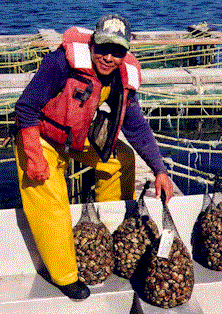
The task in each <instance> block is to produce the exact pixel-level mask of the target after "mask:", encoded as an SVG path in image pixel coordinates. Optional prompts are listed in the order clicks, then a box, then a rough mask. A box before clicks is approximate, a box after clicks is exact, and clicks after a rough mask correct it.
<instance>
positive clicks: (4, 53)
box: [0, 34, 50, 74]
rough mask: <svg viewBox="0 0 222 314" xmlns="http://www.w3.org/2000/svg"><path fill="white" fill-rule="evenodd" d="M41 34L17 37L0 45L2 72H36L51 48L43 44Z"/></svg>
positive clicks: (0, 69)
mask: <svg viewBox="0 0 222 314" xmlns="http://www.w3.org/2000/svg"><path fill="white" fill-rule="evenodd" d="M41 42H42V38H41V35H40V34H37V35H33V36H29V37H25V38H24V37H21V38H20V39H19V37H17V38H16V39H15V40H11V42H10V43H3V44H1V45H0V74H15V73H16V74H17V73H27V72H35V71H37V70H38V68H39V65H40V63H41V61H42V58H43V57H44V55H46V54H47V53H48V52H49V51H50V49H49V47H47V46H45V45H42V46H41Z"/></svg>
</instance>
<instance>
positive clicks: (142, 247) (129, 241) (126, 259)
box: [113, 181, 159, 279]
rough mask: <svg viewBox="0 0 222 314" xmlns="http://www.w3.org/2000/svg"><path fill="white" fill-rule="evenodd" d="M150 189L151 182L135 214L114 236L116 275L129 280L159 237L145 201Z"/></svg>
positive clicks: (138, 203) (126, 219) (135, 208)
mask: <svg viewBox="0 0 222 314" xmlns="http://www.w3.org/2000/svg"><path fill="white" fill-rule="evenodd" d="M148 187H149V181H148V182H147V183H146V184H145V186H144V189H143V192H142V194H141V196H140V197H139V200H138V202H137V203H136V204H135V207H134V211H133V213H132V214H131V215H127V214H126V216H125V219H124V220H123V222H122V224H121V225H120V226H119V227H118V228H117V230H116V231H115V232H114V234H113V243H114V255H115V273H116V274H117V275H119V276H121V277H124V278H127V279H130V278H131V277H132V276H133V273H134V271H135V269H136V268H137V267H138V265H139V261H140V259H141V257H142V255H143V254H144V253H145V251H146V248H147V246H149V245H151V243H152V241H153V239H155V238H158V237H159V232H158V228H157V226H156V224H155V223H154V222H153V221H152V219H151V218H150V216H149V212H148V210H147V208H146V206H145V203H144V200H143V196H144V194H145V192H146V190H147V189H148Z"/></svg>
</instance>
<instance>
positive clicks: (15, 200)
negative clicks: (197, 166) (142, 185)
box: [0, 0, 222, 208]
mask: <svg viewBox="0 0 222 314" xmlns="http://www.w3.org/2000/svg"><path fill="white" fill-rule="evenodd" d="M0 8H1V15H0V35H17V34H37V32H38V30H39V29H55V30H56V31H57V32H60V33H63V32H64V31H65V30H66V29H68V28H69V27H71V26H74V25H76V26H82V27H86V28H89V29H94V26H95V24H96V21H97V20H98V18H99V17H100V16H101V15H103V14H106V13H118V14H120V15H122V16H124V17H126V18H127V19H128V20H129V22H130V23H131V28H132V31H160V30H186V29H187V27H188V26H189V25H192V24H198V23H202V22H207V23H208V25H209V27H211V28H212V29H215V30H219V31H222V1H221V0H216V1H212V0H210V1H203V0H193V1H190V0H149V1H146V0H119V1H113V0H103V1H100V0H99V1H96V0H87V1H83V0H78V1H76V0H60V1H57V0H50V1H49V0H41V1H38V0H14V1H11V0H10V1H9V0H0ZM0 158H5V156H3V155H2V156H0ZM177 184H178V185H180V180H178V182H177ZM179 187H180V188H181V190H182V191H183V192H184V193H185V194H186V192H187V191H186V190H185V189H184V187H183V184H181V186H179ZM202 188H203V187H202V186H191V187H190V188H189V194H195V193H202V192H203V189H202ZM19 196H20V194H19V189H18V181H17V173H16V168H15V163H14V162H10V163H7V164H1V163H0V208H11V207H14V206H19V204H21V201H20V197H19Z"/></svg>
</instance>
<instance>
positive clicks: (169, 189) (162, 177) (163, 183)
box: [155, 173, 173, 203]
mask: <svg viewBox="0 0 222 314" xmlns="http://www.w3.org/2000/svg"><path fill="white" fill-rule="evenodd" d="M155 188H156V197H157V198H160V196H161V190H162V189H163V190H164V191H165V194H166V203H168V202H169V200H170V198H171V197H172V196H173V183H172V181H171V179H170V178H169V177H168V175H167V174H165V173H160V174H157V176H156V181H155Z"/></svg>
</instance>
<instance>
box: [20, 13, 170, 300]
mask: <svg viewBox="0 0 222 314" xmlns="http://www.w3.org/2000/svg"><path fill="white" fill-rule="evenodd" d="M130 37H131V31H130V25H129V23H128V21H127V20H125V19H124V18H122V17H120V16H118V15H116V14H114V15H112V14H108V15H105V16H103V17H101V18H100V19H99V21H98V23H97V25H96V28H95V31H94V32H93V33H92V32H91V31H89V30H86V29H83V28H78V27H72V28H70V29H68V30H67V31H66V32H65V33H64V34H63V41H62V45H61V46H60V47H59V48H58V49H57V50H56V51H54V52H52V53H50V54H48V55H47V56H46V57H45V58H44V60H43V62H42V64H41V66H40V68H39V70H38V72H37V73H36V74H35V76H34V78H33V79H32V81H31V82H30V84H29V85H28V86H27V87H26V89H25V90H24V92H23V94H22V96H21V97H20V99H19V100H18V102H17V104H16V113H17V117H18V122H19V127H20V131H19V134H18V136H17V145H16V160H17V168H18V177H19V184H20V190H21V196H22V201H23V207H24V211H25V213H26V216H27V219H28V221H29V224H30V227H31V230H32V232H33V235H34V238H35V241H36V244H37V247H38V249H39V252H40V254H41V256H42V259H43V261H44V263H45V265H46V267H47V269H48V271H49V273H50V276H51V278H52V281H53V282H54V283H55V284H56V285H57V286H58V287H59V288H60V290H61V291H62V292H63V293H64V294H66V295H67V296H68V297H70V298H73V299H85V298H87V297H88V296H89V294H90V291H89V289H88V287H87V286H86V285H85V284H84V283H82V282H80V281H79V280H78V269H77V265H76V260H75V249H74V244H73V235H72V227H71V214H70V210H69V200H68V194H67V187H66V182H65V179H64V172H65V170H66V168H67V166H68V162H69V158H74V159H75V160H77V161H80V162H82V163H83V164H84V165H86V166H92V167H93V168H94V169H95V174H96V178H95V180H96V188H95V195H96V201H99V202H100V201H116V200H121V199H122V200H130V199H135V160H134V153H133V150H132V149H131V148H130V147H129V146H128V145H126V144H125V143H123V142H122V141H120V140H119V139H118V134H119V132H120V130H122V131H123V133H124V134H125V136H126V138H127V140H128V141H129V142H130V143H131V144H132V146H133V147H134V148H135V149H136V151H137V152H138V153H139V155H140V156H141V157H142V158H143V159H144V160H145V161H146V162H147V164H148V166H150V167H151V168H152V170H153V171H154V174H155V176H156V181H155V186H156V194H157V197H159V196H160V193H161V189H164V190H165V193H166V201H169V199H170V197H171V196H172V191H173V188H172V182H171V180H170V179H169V177H168V175H167V170H166V168H165V166H164V164H163V161H162V157H161V155H160V152H159V149H158V146H157V144H156V142H155V139H154V137H153V134H152V131H151V129H150V127H149V124H148V123H147V122H146V120H145V119H144V116H143V114H142V112H141V110H140V107H139V104H138V99H137V96H136V90H137V89H138V88H139V86H140V79H141V77H140V76H141V74H140V66H139V63H138V61H137V60H136V58H135V57H134V56H133V55H132V54H130V53H129V52H128V50H129V42H130Z"/></svg>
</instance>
